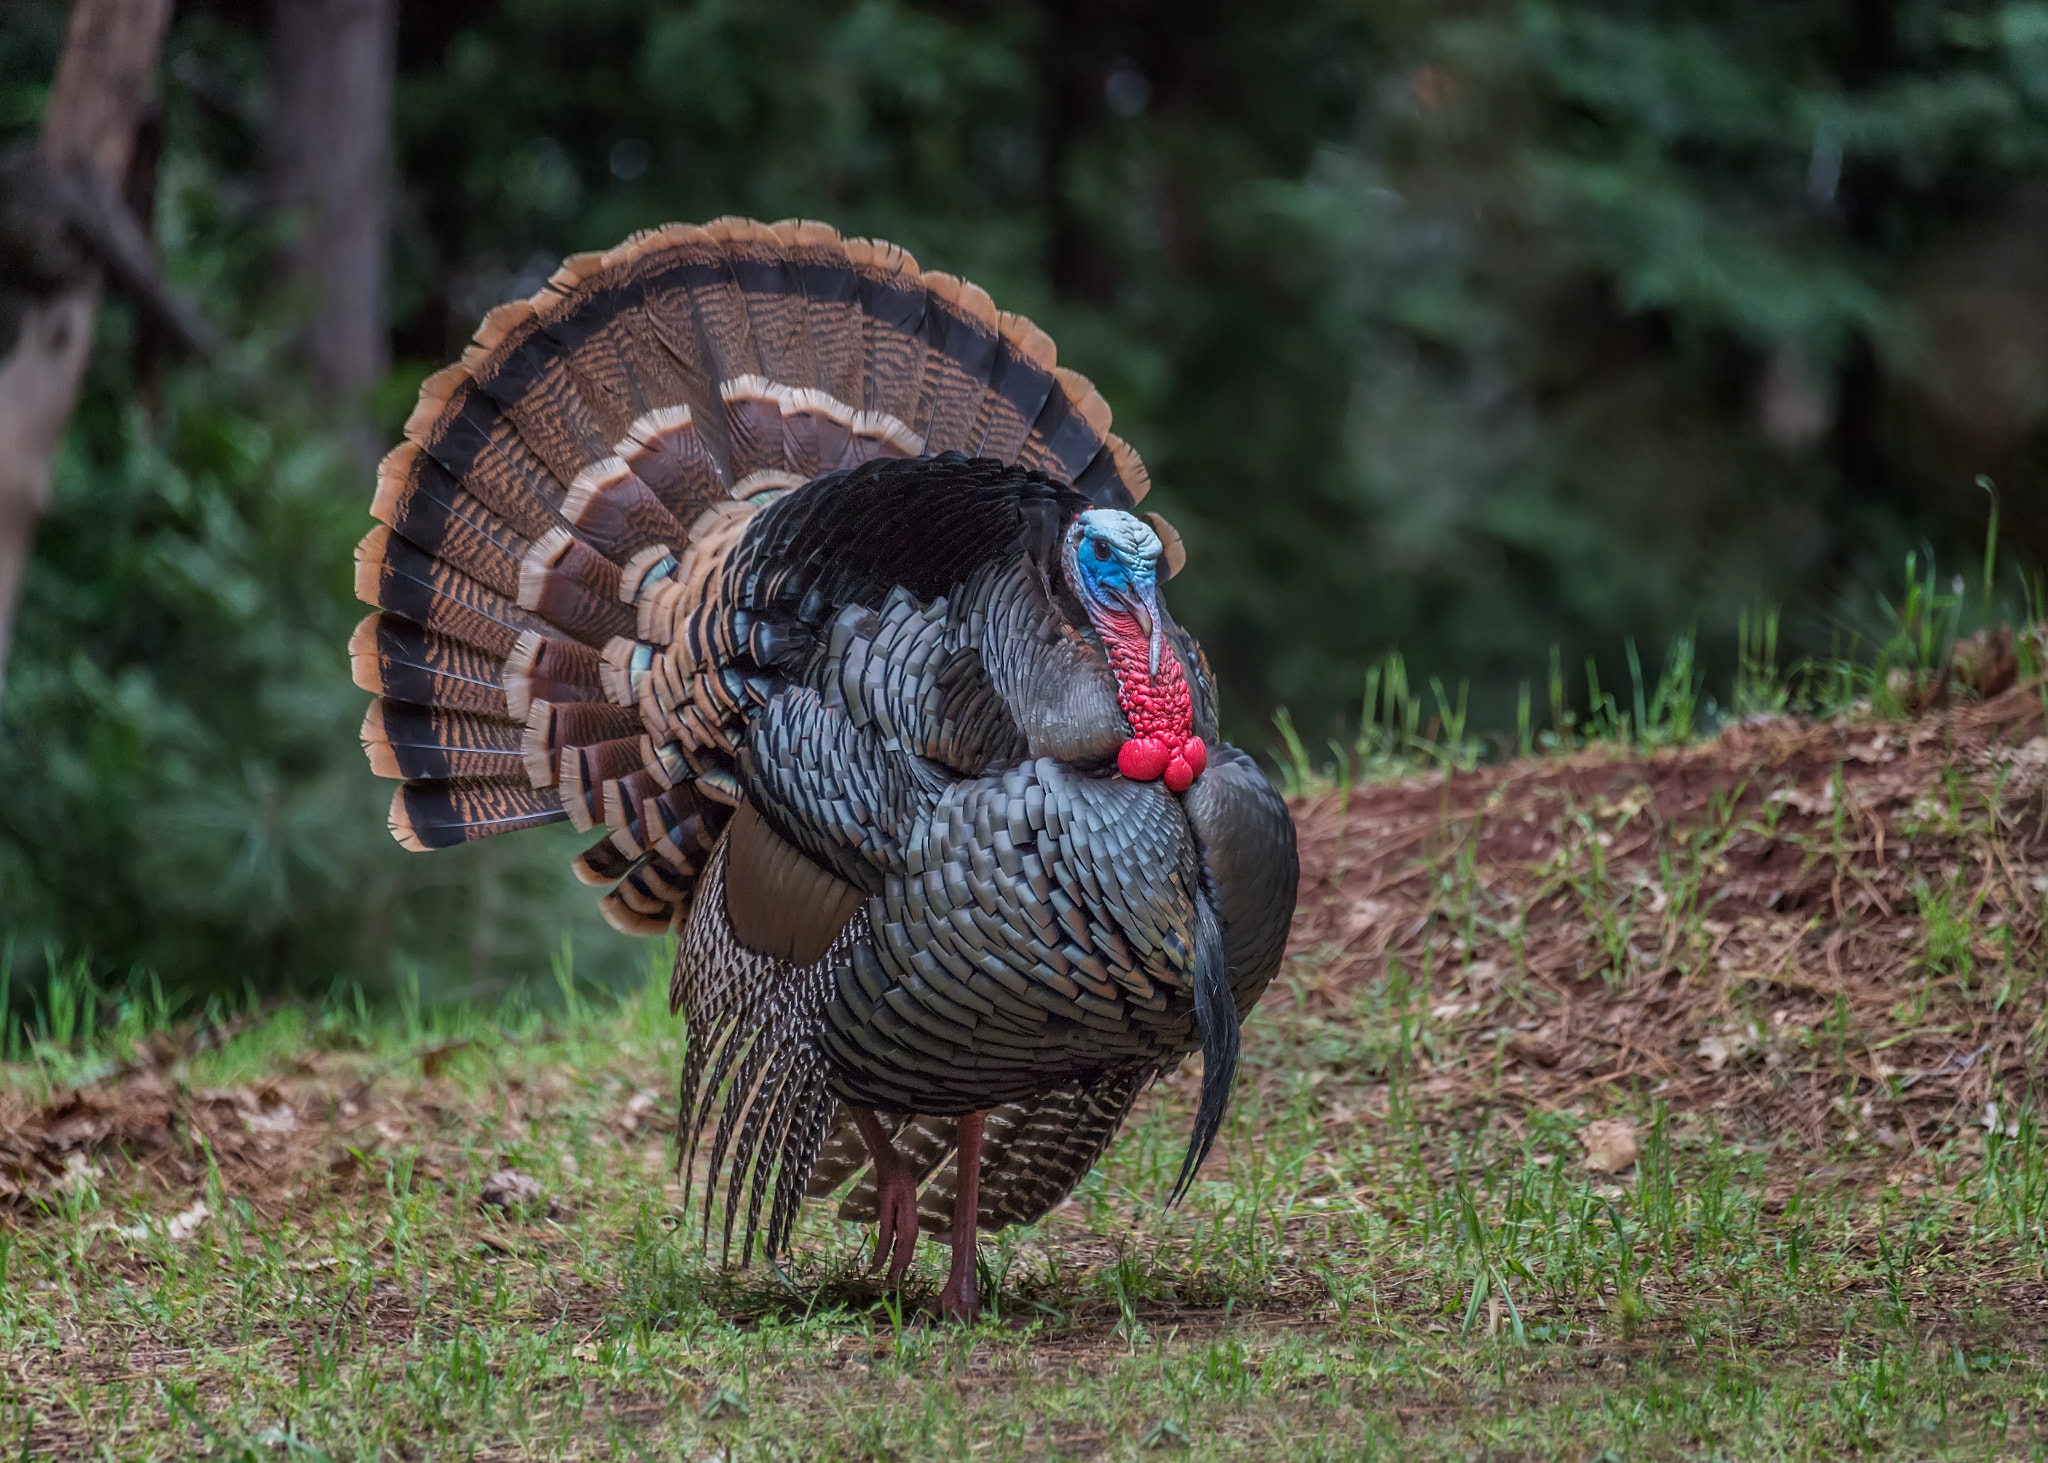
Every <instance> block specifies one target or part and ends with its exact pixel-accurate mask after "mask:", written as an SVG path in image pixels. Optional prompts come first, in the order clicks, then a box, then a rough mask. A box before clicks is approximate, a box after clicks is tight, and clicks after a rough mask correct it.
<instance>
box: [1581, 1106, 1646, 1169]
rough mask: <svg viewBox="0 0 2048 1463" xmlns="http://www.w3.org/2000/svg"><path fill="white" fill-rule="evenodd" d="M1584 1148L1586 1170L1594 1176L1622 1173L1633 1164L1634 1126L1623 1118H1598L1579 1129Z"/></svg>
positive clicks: (1634, 1150)
mask: <svg viewBox="0 0 2048 1463" xmlns="http://www.w3.org/2000/svg"><path fill="white" fill-rule="evenodd" d="M1579 1141H1580V1142H1581V1143H1583V1144H1585V1145H1586V1167H1587V1168H1588V1169H1590V1170H1591V1171H1592V1172H1594V1173H1621V1172H1623V1171H1624V1170H1626V1169H1628V1168H1630V1167H1632V1166H1633V1165H1634V1163H1635V1161H1636V1129H1635V1124H1633V1123H1631V1122H1629V1121H1628V1120H1627V1119H1626V1118H1601V1119H1600V1120H1599V1121H1598V1122H1592V1123H1588V1124H1586V1126H1585V1127H1583V1128H1581V1129H1580V1130H1579Z"/></svg>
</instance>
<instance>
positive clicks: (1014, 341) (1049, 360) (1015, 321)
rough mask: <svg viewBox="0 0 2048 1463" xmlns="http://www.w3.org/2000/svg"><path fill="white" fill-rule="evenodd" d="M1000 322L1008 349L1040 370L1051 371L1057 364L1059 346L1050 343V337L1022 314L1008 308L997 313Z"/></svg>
mask: <svg viewBox="0 0 2048 1463" xmlns="http://www.w3.org/2000/svg"><path fill="white" fill-rule="evenodd" d="M996 318H997V320H998V321H1000V322H1001V330H1002V336H1003V339H1004V340H1006V341H1008V342H1009V343H1010V349H1011V350H1013V351H1015V352H1016V353H1017V354H1018V355H1020V356H1022V357H1023V358H1024V359H1025V360H1027V361H1030V362H1031V363H1032V364H1033V365H1035V366H1037V367H1038V368H1039V369H1040V370H1042V371H1046V372H1051V371H1053V370H1055V369H1057V368H1058V366H1059V358H1060V353H1059V348H1058V347H1057V346H1055V345H1054V344H1053V343H1052V337H1051V336H1049V335H1047V334H1046V333H1045V332H1044V331H1043V330H1040V329H1039V328H1038V327H1037V326H1036V325H1034V324H1032V323H1031V321H1030V320H1028V319H1026V318H1025V317H1024V316H1022V315H1012V314H1011V313H1010V312H1009V311H1008V310H1003V311H1001V312H999V313H998V314H997V317H996Z"/></svg>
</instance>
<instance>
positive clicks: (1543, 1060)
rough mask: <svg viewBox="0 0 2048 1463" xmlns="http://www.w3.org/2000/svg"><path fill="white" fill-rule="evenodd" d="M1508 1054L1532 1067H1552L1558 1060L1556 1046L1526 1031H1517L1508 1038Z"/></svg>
mask: <svg viewBox="0 0 2048 1463" xmlns="http://www.w3.org/2000/svg"><path fill="white" fill-rule="evenodd" d="M1508 1054H1509V1055H1510V1056H1513V1057H1516V1058H1519V1059H1520V1060H1522V1061H1525V1062H1527V1063H1528V1064H1529V1065H1530V1066H1532V1067H1554V1066H1556V1065H1557V1063H1558V1060H1559V1058H1558V1051H1557V1048H1556V1047H1554V1046H1552V1045H1551V1044H1550V1043H1549V1042H1547V1041H1545V1040H1544V1039H1543V1038H1542V1037H1540V1036H1536V1035H1533V1034H1532V1033H1530V1032H1527V1031H1518V1032H1516V1033H1515V1034H1514V1035H1513V1036H1511V1037H1509V1038H1508Z"/></svg>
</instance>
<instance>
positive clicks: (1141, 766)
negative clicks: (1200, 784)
mask: <svg viewBox="0 0 2048 1463" xmlns="http://www.w3.org/2000/svg"><path fill="white" fill-rule="evenodd" d="M1094 619H1095V627H1096V629H1097V630H1098V631H1099V632H1100V633H1101V635H1102V644H1103V649H1104V650H1105V651H1106V652H1108V656H1109V663H1110V666H1111V668H1112V669H1113V670H1114V671H1115V672H1116V679H1117V703H1118V705H1119V706H1121V707H1122V709H1123V713H1124V717H1125V719H1126V720H1128V721H1129V722H1130V724H1131V736H1130V739H1129V740H1128V741H1126V742H1125V743H1124V744H1123V746H1122V747H1120V748H1119V749H1118V750H1117V754H1116V770H1117V771H1119V772H1121V773H1122V774H1123V775H1124V776H1125V777H1127V778H1129V779H1130V780H1131V781H1132V782H1152V781H1154V780H1156V779H1159V778H1164V779H1165V780H1166V786H1167V789H1168V790H1169V791H1171V792H1186V791H1187V790H1188V788H1190V787H1192V786H1193V785H1194V781H1195V779H1196V778H1197V777H1200V776H1201V775H1202V772H1203V770H1204V769H1205V768H1206V767H1207V766H1208V765H1209V750H1208V748H1207V747H1205V746H1203V745H1202V739H1201V738H1200V737H1198V736H1195V735H1194V727H1193V725H1192V721H1193V716H1192V711H1193V708H1192V706H1191V704H1190V700H1189V697H1188V686H1187V680H1186V678H1185V677H1184V676H1183V675H1182V673H1181V666H1180V657H1179V656H1178V655H1173V654H1167V655H1164V656H1161V657H1160V660H1159V669H1158V672H1157V673H1156V674H1155V673H1154V672H1153V669H1152V665H1151V639H1150V636H1149V634H1148V633H1147V632H1145V631H1144V630H1141V629H1140V628H1139V626H1138V622H1137V620H1135V619H1134V618H1132V617H1131V616H1130V615H1127V614H1123V613H1120V612H1117V611H1106V612H1102V613H1098V614H1096V615H1095V616H1094Z"/></svg>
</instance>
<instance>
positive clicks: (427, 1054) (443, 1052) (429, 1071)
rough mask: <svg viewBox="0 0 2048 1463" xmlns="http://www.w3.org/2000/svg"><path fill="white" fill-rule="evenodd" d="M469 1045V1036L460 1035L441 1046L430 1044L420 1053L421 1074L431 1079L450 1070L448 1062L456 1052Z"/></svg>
mask: <svg viewBox="0 0 2048 1463" xmlns="http://www.w3.org/2000/svg"><path fill="white" fill-rule="evenodd" d="M468 1045H469V1038H468V1037H466V1036H458V1037H456V1038H455V1040H453V1041H444V1042H442V1043H441V1044H440V1045H439V1046H430V1047H428V1048H426V1049H425V1050H424V1051H422V1052H421V1053H420V1075H421V1076H422V1077H425V1078H427V1079H429V1080H432V1079H433V1078H435V1077H438V1076H440V1075H441V1074H442V1073H443V1072H445V1071H447V1070H448V1063H449V1062H450V1061H452V1060H453V1059H454V1057H455V1054H456V1053H457V1052H459V1051H461V1050H463V1049H464V1048H465V1047H467V1046H468Z"/></svg>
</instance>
